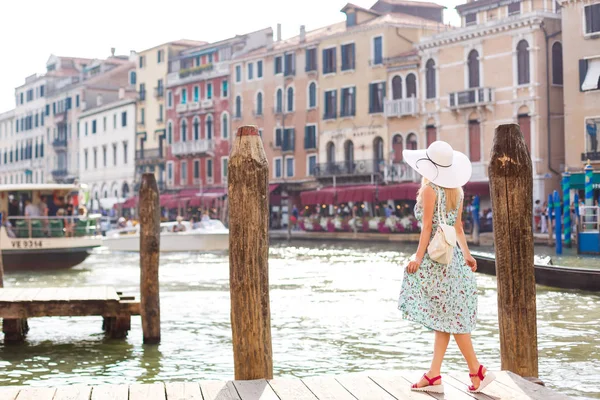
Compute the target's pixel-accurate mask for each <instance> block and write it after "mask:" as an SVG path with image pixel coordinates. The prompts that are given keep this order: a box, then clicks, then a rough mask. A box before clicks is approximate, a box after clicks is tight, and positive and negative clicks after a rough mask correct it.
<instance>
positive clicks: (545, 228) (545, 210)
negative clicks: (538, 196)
mask: <svg viewBox="0 0 600 400" xmlns="http://www.w3.org/2000/svg"><path fill="white" fill-rule="evenodd" d="M541 232H542V233H548V202H547V201H545V202H544V205H543V206H542V228H541Z"/></svg>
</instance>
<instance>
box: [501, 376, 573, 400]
mask: <svg viewBox="0 0 600 400" xmlns="http://www.w3.org/2000/svg"><path fill="white" fill-rule="evenodd" d="M496 382H497V383H498V384H499V386H506V387H507V388H509V389H510V390H512V391H514V392H516V393H517V396H520V397H519V398H527V396H528V397H529V398H531V399H544V400H567V399H569V398H570V397H568V396H565V395H564V394H562V393H557V392H554V391H552V390H550V389H548V388H547V387H545V386H541V385H537V384H535V383H531V382H529V381H527V380H526V379H523V378H521V377H520V376H519V375H517V374H514V373H512V372H510V371H501V372H499V373H496Z"/></svg>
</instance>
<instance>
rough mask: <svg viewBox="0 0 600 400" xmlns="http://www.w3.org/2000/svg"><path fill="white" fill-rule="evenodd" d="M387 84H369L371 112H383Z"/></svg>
mask: <svg viewBox="0 0 600 400" xmlns="http://www.w3.org/2000/svg"><path fill="white" fill-rule="evenodd" d="M384 98H385V84H384V83H383V82H377V83H371V84H369V114H376V113H381V112H383V99H384Z"/></svg>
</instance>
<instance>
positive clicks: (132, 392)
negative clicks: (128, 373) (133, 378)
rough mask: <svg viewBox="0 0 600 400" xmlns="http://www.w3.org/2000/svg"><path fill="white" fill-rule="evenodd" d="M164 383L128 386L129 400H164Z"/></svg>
mask: <svg viewBox="0 0 600 400" xmlns="http://www.w3.org/2000/svg"><path fill="white" fill-rule="evenodd" d="M165 399H166V392H165V385H164V383H152V384H149V385H142V384H139V383H136V384H133V385H131V386H129V400H165Z"/></svg>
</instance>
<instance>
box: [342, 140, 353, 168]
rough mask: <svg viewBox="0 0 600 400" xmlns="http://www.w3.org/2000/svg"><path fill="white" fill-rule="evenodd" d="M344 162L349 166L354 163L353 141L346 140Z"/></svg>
mask: <svg viewBox="0 0 600 400" xmlns="http://www.w3.org/2000/svg"><path fill="white" fill-rule="evenodd" d="M344 160H345V161H346V163H348V164H352V163H353V162H354V143H352V140H346V143H344Z"/></svg>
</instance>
